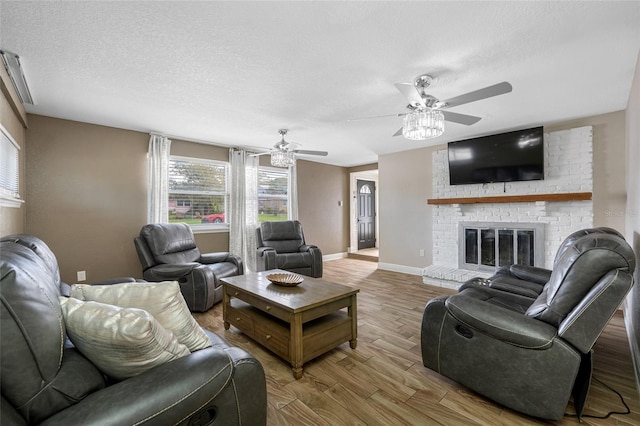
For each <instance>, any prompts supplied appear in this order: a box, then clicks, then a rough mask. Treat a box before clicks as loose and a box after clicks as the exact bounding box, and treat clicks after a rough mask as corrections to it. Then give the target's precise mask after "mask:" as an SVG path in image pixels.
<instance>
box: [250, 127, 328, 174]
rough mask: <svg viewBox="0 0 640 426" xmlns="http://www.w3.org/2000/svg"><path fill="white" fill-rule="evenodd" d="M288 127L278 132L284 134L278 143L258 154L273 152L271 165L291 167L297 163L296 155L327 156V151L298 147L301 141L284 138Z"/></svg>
mask: <svg viewBox="0 0 640 426" xmlns="http://www.w3.org/2000/svg"><path fill="white" fill-rule="evenodd" d="M287 132H288V130H287V129H280V130H278V133H280V135H282V139H281V140H280V142H278V143H276V144H275V145H274V146H273V148H271V150H270V151H268V152H262V153H260V154H255V155H256V156H258V155H264V154H271V165H272V166H276V167H289V166H293V165H294V164H295V160H296V155H297V154H302V155H321V156H327V155H328V154H329V153H328V152H327V151H310V150H307V149H297V148H296V147H297V146H300V144H299V143H296V142H287V141H286V140H284V136H285V135H286V134H287Z"/></svg>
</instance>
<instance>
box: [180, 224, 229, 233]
mask: <svg viewBox="0 0 640 426" xmlns="http://www.w3.org/2000/svg"><path fill="white" fill-rule="evenodd" d="M190 226H191V231H193V233H194V234H217V233H221V232H229V224H228V223H221V224H215V225H190Z"/></svg>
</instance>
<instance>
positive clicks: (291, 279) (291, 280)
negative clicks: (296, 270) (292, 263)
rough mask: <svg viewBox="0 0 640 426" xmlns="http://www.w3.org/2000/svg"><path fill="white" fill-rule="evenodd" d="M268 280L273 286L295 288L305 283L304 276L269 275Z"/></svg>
mask: <svg viewBox="0 0 640 426" xmlns="http://www.w3.org/2000/svg"><path fill="white" fill-rule="evenodd" d="M267 279H268V280H269V281H271V282H272V283H273V284H276V285H281V286H284V287H294V286H297V285H298V284H300V283H301V282H302V281H304V278H303V277H302V275H298V274H269V275H267Z"/></svg>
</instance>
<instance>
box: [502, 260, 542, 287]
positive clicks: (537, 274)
mask: <svg viewBox="0 0 640 426" xmlns="http://www.w3.org/2000/svg"><path fill="white" fill-rule="evenodd" d="M509 272H511V273H512V274H513V276H515V277H516V278H520V279H521V280H525V281H532V282H534V283H537V284H541V285H543V286H544V285H545V284H546V283H547V282H548V281H549V278H551V271H550V270H548V269H544V268H538V267H535V266H527V265H511V267H510V268H509Z"/></svg>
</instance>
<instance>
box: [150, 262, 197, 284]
mask: <svg viewBox="0 0 640 426" xmlns="http://www.w3.org/2000/svg"><path fill="white" fill-rule="evenodd" d="M199 266H201V264H200V263H197V262H189V263H163V264H162V265H156V266H154V267H152V268H149V269H147V270H146V271H144V276H145V278H146V279H148V280H156V281H167V280H169V281H174V280H177V279H178V278H180V277H183V276H185V275H187V274H188V273H189V272H191V271H192V270H194V269H195V268H197V267H199Z"/></svg>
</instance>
